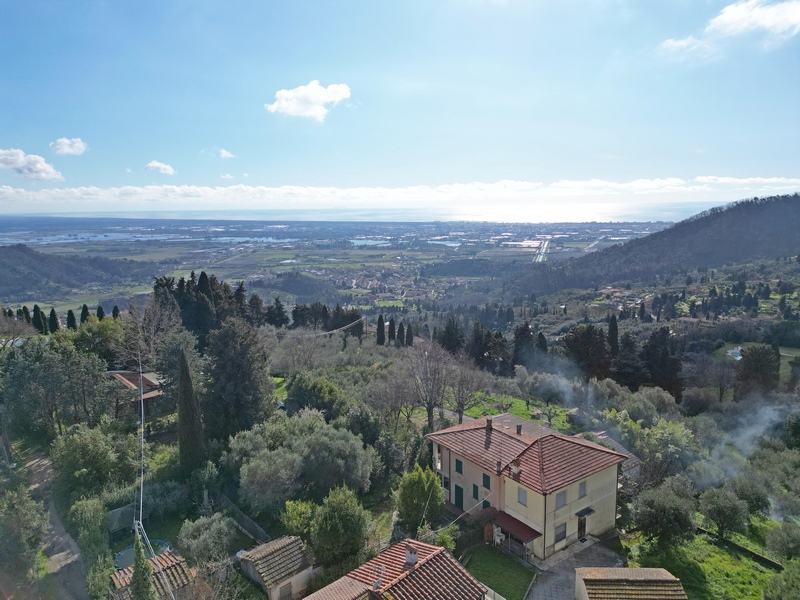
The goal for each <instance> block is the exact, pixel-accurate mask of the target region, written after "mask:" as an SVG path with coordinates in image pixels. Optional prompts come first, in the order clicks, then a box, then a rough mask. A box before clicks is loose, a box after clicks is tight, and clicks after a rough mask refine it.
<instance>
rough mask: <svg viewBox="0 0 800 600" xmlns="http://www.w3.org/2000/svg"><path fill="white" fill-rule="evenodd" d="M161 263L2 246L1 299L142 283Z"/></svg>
mask: <svg viewBox="0 0 800 600" xmlns="http://www.w3.org/2000/svg"><path fill="white" fill-rule="evenodd" d="M158 273H159V267H158V265H156V264H154V263H150V262H141V261H132V260H113V259H109V258H103V257H98V256H80V257H79V256H70V257H68V258H67V257H62V256H56V255H53V254H45V253H43V252H36V251H35V250H32V249H31V248H29V247H28V246H25V245H23V244H15V245H11V246H0V282H2V283H1V284H0V301H2V302H4V303H14V302H22V301H27V300H30V299H32V298H36V299H42V300H45V299H48V300H49V299H54V298H59V297H61V296H63V295H64V294H65V293H67V292H69V291H71V290H75V289H82V288H86V287H88V286H104V287H105V286H108V285H109V284H114V285H124V284H139V283H146V282H148V281H151V280H152V277H153V276H154V275H157V274H158Z"/></svg>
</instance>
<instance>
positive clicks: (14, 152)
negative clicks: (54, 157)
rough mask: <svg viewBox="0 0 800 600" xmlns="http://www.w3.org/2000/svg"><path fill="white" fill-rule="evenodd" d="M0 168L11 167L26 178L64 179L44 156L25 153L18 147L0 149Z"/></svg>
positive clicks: (41, 179)
mask: <svg viewBox="0 0 800 600" xmlns="http://www.w3.org/2000/svg"><path fill="white" fill-rule="evenodd" d="M0 169H11V170H13V171H14V172H16V173H18V174H19V175H22V176H23V177H24V178H25V179H35V180H38V181H63V179H64V177H63V176H62V175H61V173H59V172H58V171H56V170H55V169H54V168H53V166H52V165H49V164H47V161H45V159H44V158H42V157H41V156H39V155H37V154H25V153H24V152H23V151H22V150H19V149H17V148H10V149H8V150H0Z"/></svg>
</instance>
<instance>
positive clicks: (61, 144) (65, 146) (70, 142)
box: [50, 138, 89, 156]
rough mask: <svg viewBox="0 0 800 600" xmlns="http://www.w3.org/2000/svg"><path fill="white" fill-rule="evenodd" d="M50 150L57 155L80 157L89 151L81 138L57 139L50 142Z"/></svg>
mask: <svg viewBox="0 0 800 600" xmlns="http://www.w3.org/2000/svg"><path fill="white" fill-rule="evenodd" d="M50 149H51V150H52V151H53V152H55V153H56V154H59V155H62V156H63V155H65V154H67V155H72V156H80V155H81V154H83V153H84V152H86V151H87V150H88V149H89V146H87V145H86V142H84V141H83V140H82V139H81V138H58V139H57V140H56V141H55V142H50Z"/></svg>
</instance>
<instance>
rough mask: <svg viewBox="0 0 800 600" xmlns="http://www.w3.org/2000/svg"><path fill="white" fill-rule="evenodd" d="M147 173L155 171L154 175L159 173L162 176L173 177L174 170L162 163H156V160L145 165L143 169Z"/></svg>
mask: <svg viewBox="0 0 800 600" xmlns="http://www.w3.org/2000/svg"><path fill="white" fill-rule="evenodd" d="M144 168H145V169H147V170H148V171H155V172H156V173H161V174H162V175H175V169H173V168H172V167H171V166H170V165H168V164H166V163H162V162H158V161H157V160H151V161H150V162H149V163H147V164H146V165H145V167H144Z"/></svg>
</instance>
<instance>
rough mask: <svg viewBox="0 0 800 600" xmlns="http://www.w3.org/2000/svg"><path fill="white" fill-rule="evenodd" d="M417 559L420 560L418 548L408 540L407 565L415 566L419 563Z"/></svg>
mask: <svg viewBox="0 0 800 600" xmlns="http://www.w3.org/2000/svg"><path fill="white" fill-rule="evenodd" d="M417 560H419V555H418V554H417V549H416V548H414V546H412V545H411V544H409V543H408V542H406V566H408V567H413V566H414V565H416V564H417Z"/></svg>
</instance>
